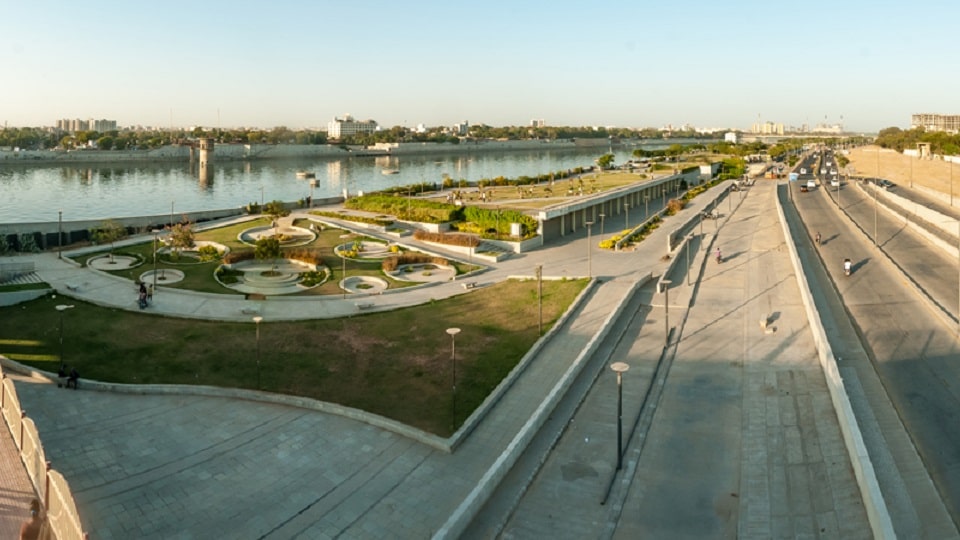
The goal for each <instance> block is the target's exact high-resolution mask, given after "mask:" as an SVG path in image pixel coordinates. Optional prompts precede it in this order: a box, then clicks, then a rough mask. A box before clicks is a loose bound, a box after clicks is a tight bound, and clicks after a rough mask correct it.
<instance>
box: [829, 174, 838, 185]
mask: <svg viewBox="0 0 960 540" xmlns="http://www.w3.org/2000/svg"><path fill="white" fill-rule="evenodd" d="M830 185H831V186H832V187H840V179H839V178H837V177H836V176H834V177H833V178H831V179H830Z"/></svg>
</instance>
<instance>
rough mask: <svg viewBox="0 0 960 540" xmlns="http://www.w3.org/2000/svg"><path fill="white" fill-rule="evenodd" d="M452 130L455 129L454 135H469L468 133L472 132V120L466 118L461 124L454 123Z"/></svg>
mask: <svg viewBox="0 0 960 540" xmlns="http://www.w3.org/2000/svg"><path fill="white" fill-rule="evenodd" d="M451 130H452V131H453V134H454V135H459V136H461V137H462V136H464V135H467V134H468V133H470V122H467V121H466V120H464V121H463V122H460V123H459V124H454V125H453V127H452V128H451Z"/></svg>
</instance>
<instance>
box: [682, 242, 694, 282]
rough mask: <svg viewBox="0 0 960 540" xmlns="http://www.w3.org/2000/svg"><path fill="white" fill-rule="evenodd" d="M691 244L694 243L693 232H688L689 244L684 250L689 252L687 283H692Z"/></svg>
mask: <svg viewBox="0 0 960 540" xmlns="http://www.w3.org/2000/svg"><path fill="white" fill-rule="evenodd" d="M691 244H693V235H692V234H688V235H687V246H686V249H684V251H686V252H687V285H690V247H691Z"/></svg>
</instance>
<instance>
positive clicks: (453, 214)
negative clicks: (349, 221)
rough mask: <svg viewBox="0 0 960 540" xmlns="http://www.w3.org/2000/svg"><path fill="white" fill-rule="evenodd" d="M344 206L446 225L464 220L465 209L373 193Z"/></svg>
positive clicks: (351, 200) (407, 219)
mask: <svg viewBox="0 0 960 540" xmlns="http://www.w3.org/2000/svg"><path fill="white" fill-rule="evenodd" d="M344 206H346V207H347V208H351V209H353V210H364V211H367V212H376V213H378V214H392V215H394V216H397V218H399V219H403V220H406V221H418V222H421V223H446V222H448V221H460V220H462V219H463V209H462V208H460V207H459V206H455V205H452V204H447V203H441V202H436V201H426V200H420V199H412V198H406V197H399V196H397V195H383V194H377V193H373V194H370V195H364V196H363V197H354V198H352V199H347V201H346V202H345V203H344Z"/></svg>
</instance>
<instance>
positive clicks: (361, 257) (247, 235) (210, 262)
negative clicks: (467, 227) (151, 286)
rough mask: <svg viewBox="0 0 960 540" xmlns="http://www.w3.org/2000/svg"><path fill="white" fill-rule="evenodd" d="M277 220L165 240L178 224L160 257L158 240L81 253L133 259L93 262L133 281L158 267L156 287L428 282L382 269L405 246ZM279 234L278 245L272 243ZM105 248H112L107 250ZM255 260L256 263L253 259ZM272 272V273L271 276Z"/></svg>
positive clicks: (303, 288)
mask: <svg viewBox="0 0 960 540" xmlns="http://www.w3.org/2000/svg"><path fill="white" fill-rule="evenodd" d="M273 225H274V224H273V222H272V221H271V220H270V219H268V218H261V219H257V220H253V221H248V222H245V223H239V224H235V225H230V226H226V227H220V228H217V229H211V230H207V231H202V232H196V233H192V241H193V243H194V244H195V245H196V247H195V248H190V249H187V248H176V247H172V246H170V245H167V244H168V243H171V237H173V236H174V235H176V234H179V232H178V231H177V230H175V232H174V233H171V234H164V235H160V237H158V239H157V241H156V245H157V247H158V250H157V259H156V263H154V251H153V250H154V245H155V241H154V240H149V241H145V242H143V243H142V244H136V245H132V246H125V247H123V248H119V249H116V250H114V249H112V248H110V247H109V246H105V247H104V251H103V252H98V253H94V254H88V255H84V256H81V257H77V258H76V260H77V261H78V262H80V263H81V264H84V265H88V264H91V265H92V261H97V260H106V259H105V258H106V257H108V256H109V257H111V258H114V259H116V258H119V259H120V260H122V261H133V263H132V264H131V265H128V264H123V265H119V264H118V265H116V266H117V268H116V269H111V267H110V266H109V265H106V264H98V265H96V267H97V268H98V269H101V270H104V271H107V272H109V273H111V274H114V275H117V276H121V277H125V278H128V279H130V280H131V281H134V282H137V281H139V280H141V279H143V280H144V281H147V282H148V283H152V277H153V274H152V272H153V269H154V266H156V268H157V276H158V283H157V284H158V286H159V285H162V286H167V287H174V288H180V289H187V290H194V291H198V292H212V293H223V294H248V293H250V292H254V289H256V290H257V291H256V292H264V293H267V294H271V293H273V294H292V295H337V294H342V293H343V292H344V291H343V288H342V287H343V280H344V278H345V277H352V278H379V279H382V280H383V281H384V282H385V283H386V286H385V288H388V289H393V288H403V287H411V286H415V285H418V284H420V283H423V282H417V281H414V280H410V279H392V278H391V277H390V276H389V274H387V273H385V268H384V261H385V260H386V259H387V258H389V257H391V256H396V255H399V254H400V252H401V251H402V250H400V249H399V246H395V245H388V244H387V243H386V242H385V241H384V240H380V239H377V238H372V237H367V236H364V235H360V234H355V233H352V232H350V231H347V230H343V229H337V228H330V227H323V226H321V225H319V224H316V223H313V222H311V221H310V220H304V219H298V220H296V222H294V224H293V227H285V228H277V227H274V226H273ZM274 239H275V240H276V241H275V242H274V243H275V246H273V245H272V244H271V241H272V240H274ZM164 241H166V243H165V242H164ZM270 249H272V250H273V251H269V250H270ZM108 250H109V252H110V255H107V253H108ZM262 250H267V251H268V252H264V251H262ZM258 252H260V253H258ZM258 255H264V256H263V257H259V256H258ZM341 255H342V256H341ZM258 261H259V264H255V263H257V262H258ZM282 261H286V262H285V263H284V262H282ZM444 262H445V263H446V264H447V266H448V267H449V269H450V274H451V277H453V276H454V275H460V274H464V273H467V272H470V271H472V270H475V269H476V268H477V266H475V265H471V264H466V263H461V262H458V261H444ZM246 272H253V274H250V275H249V277H250V279H249V280H247V281H245V279H244V278H245V276H246ZM271 272H272V273H273V274H274V275H269V274H270V273H271ZM281 273H282V274H284V275H280V274H281ZM168 275H177V280H176V281H174V280H166V279H165V278H166V277H168ZM144 276H147V278H149V279H146V278H144ZM408 277H409V276H408ZM425 281H432V280H425ZM297 284H299V285H297ZM261 289H262V290H261ZM348 290H353V289H350V288H348ZM354 292H362V291H360V290H354Z"/></svg>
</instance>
